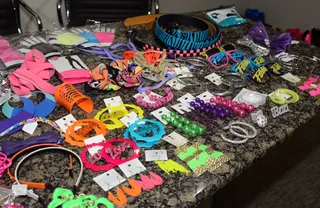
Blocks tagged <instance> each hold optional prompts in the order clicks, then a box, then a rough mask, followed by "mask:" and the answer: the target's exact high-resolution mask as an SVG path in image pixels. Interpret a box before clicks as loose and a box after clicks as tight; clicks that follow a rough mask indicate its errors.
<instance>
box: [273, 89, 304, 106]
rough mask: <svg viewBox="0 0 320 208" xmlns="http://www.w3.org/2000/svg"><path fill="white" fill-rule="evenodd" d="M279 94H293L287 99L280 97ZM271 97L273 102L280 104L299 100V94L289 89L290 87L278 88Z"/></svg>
mask: <svg viewBox="0 0 320 208" xmlns="http://www.w3.org/2000/svg"><path fill="white" fill-rule="evenodd" d="M279 94H288V95H290V96H291V99H290V100H286V99H284V98H282V97H279ZM269 97H270V100H271V101H272V102H274V103H276V104H279V105H283V104H286V103H288V104H289V103H296V102H298V101H299V95H298V94H297V93H296V92H294V91H292V90H289V89H284V88H279V89H277V90H276V91H274V92H273V93H272V94H271V95H270V96H269Z"/></svg>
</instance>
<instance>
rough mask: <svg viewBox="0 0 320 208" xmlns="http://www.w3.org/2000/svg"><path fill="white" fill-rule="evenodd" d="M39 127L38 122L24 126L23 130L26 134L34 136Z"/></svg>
mask: <svg viewBox="0 0 320 208" xmlns="http://www.w3.org/2000/svg"><path fill="white" fill-rule="evenodd" d="M37 126H38V123H37V122H32V123H28V124H25V125H24V126H23V128H22V130H23V131H24V132H26V133H28V134H30V135H32V134H33V133H34V131H35V130H36V128H37Z"/></svg>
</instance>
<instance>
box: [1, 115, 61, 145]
mask: <svg viewBox="0 0 320 208" xmlns="http://www.w3.org/2000/svg"><path fill="white" fill-rule="evenodd" d="M33 122H37V123H38V122H41V123H46V124H49V125H50V126H52V127H53V128H54V129H56V130H57V131H59V132H60V140H59V142H58V143H61V142H62V141H63V140H64V133H63V132H62V129H60V128H59V127H58V125H57V124H56V123H55V122H53V121H51V120H49V119H46V118H41V117H40V118H30V119H27V120H24V121H21V122H20V123H16V124H14V125H13V126H11V127H9V128H7V129H6V130H4V131H3V132H2V133H0V137H3V136H5V135H6V134H8V133H9V132H11V131H12V130H14V129H16V128H20V126H23V125H25V124H28V123H33Z"/></svg>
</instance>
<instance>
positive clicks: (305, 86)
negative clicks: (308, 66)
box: [298, 77, 318, 91]
mask: <svg viewBox="0 0 320 208" xmlns="http://www.w3.org/2000/svg"><path fill="white" fill-rule="evenodd" d="M317 81H318V78H316V77H312V78H309V79H308V80H307V81H305V82H304V83H303V85H301V86H299V87H298V88H299V89H300V90H303V91H305V90H308V89H312V88H313V87H312V86H311V84H313V83H315V82H317Z"/></svg>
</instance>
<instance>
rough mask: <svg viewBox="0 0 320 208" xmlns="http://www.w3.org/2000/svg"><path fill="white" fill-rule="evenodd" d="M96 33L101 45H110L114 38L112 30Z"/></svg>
mask: <svg viewBox="0 0 320 208" xmlns="http://www.w3.org/2000/svg"><path fill="white" fill-rule="evenodd" d="M94 35H95V36H96V38H97V39H98V41H99V45H100V46H110V45H111V44H112V42H113V40H114V33H112V32H95V33H94Z"/></svg>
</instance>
